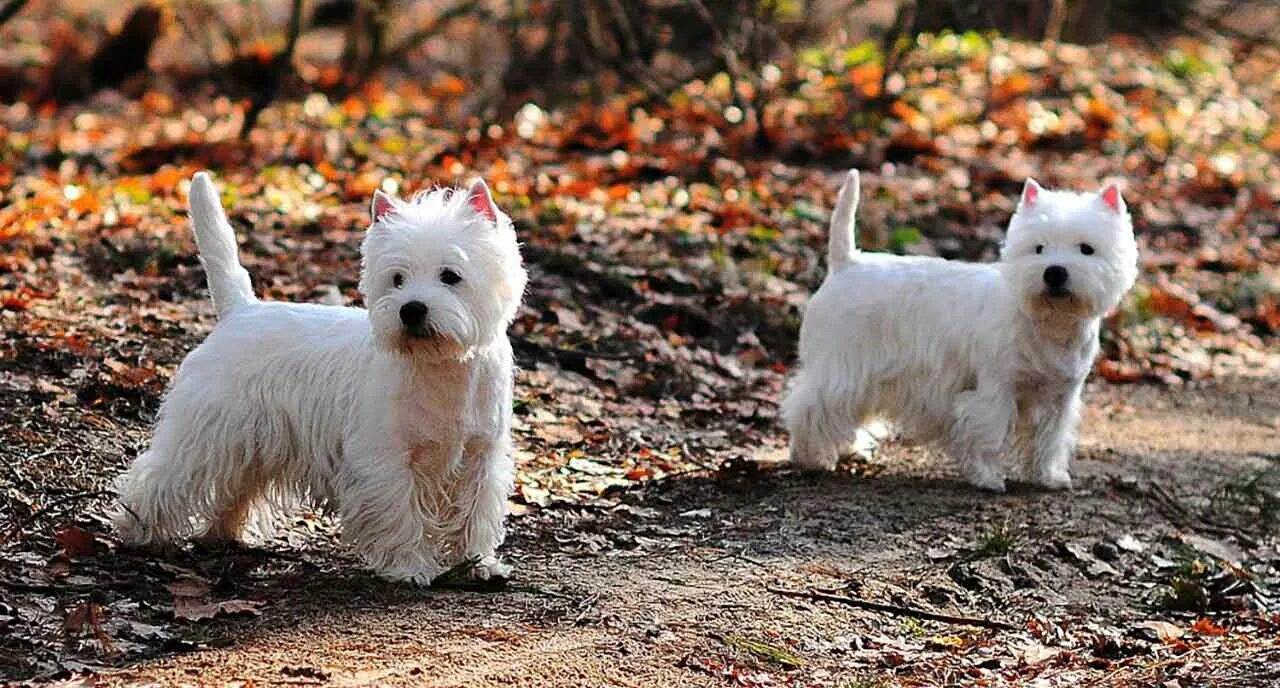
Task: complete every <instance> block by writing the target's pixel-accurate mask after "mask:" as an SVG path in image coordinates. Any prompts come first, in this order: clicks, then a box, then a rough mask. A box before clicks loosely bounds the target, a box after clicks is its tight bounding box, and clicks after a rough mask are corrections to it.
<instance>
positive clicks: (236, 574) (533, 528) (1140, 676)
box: [80, 380, 1280, 688]
mask: <svg viewBox="0 0 1280 688" xmlns="http://www.w3.org/2000/svg"><path fill="white" fill-rule="evenodd" d="M1089 401H1090V404H1089V412H1088V416H1087V419H1086V425H1085V431H1084V439H1083V442H1082V459H1083V460H1082V461H1081V462H1080V463H1079V466H1078V468H1077V473H1078V475H1079V477H1080V479H1079V481H1078V482H1079V487H1078V489H1076V490H1075V491H1073V492H1072V493H1070V494H1046V493H1042V492H1037V491H1033V490H1030V489H1026V488H1021V489H1020V488H1015V489H1014V491H1012V492H1011V494H1009V495H1006V496H1000V497H988V496H985V495H980V494H978V493H976V492H974V491H972V490H970V489H968V488H967V487H964V486H963V485H962V484H960V483H958V482H956V480H955V479H954V477H953V476H952V475H951V474H950V473H949V472H948V471H947V470H946V469H940V468H939V467H938V465H937V463H936V462H935V461H933V460H931V459H930V458H929V457H927V456H925V455H924V453H923V452H921V451H919V450H916V449H913V448H906V447H888V448H886V449H885V450H884V451H883V452H882V453H881V455H880V456H879V457H878V458H877V459H876V460H875V461H874V462H873V463H870V464H858V465H854V466H852V467H851V468H850V467H846V470H842V471H841V472H839V473H837V474H833V475H826V476H808V475H799V474H795V473H793V472H791V471H789V470H786V469H785V468H783V467H781V466H778V465H774V464H771V463H770V462H771V461H773V460H775V459H776V458H777V457H778V456H779V455H780V448H779V447H777V446H763V447H761V448H760V450H759V452H760V455H761V457H762V461H763V463H762V464H761V465H759V466H757V465H756V464H751V463H746V464H737V465H734V466H730V467H727V468H724V469H722V470H720V471H718V472H706V473H695V474H690V475H686V476H682V477H675V478H670V479H667V480H663V481H659V482H656V483H650V484H648V485H644V486H641V487H638V488H634V489H631V490H627V491H624V492H622V493H620V494H618V495H615V496H614V498H613V499H611V500H608V501H607V502H605V503H602V504H601V505H597V506H589V507H568V508H549V509H542V510H533V511H531V512H530V513H528V514H525V515H523V516H521V517H518V518H517V519H516V520H515V522H514V524H513V528H512V531H513V533H512V537H511V538H510V540H509V544H508V546H507V548H506V556H507V557H508V558H509V559H510V560H511V561H513V562H514V563H516V564H517V571H518V573H517V575H516V577H515V579H514V580H513V581H512V583H511V584H510V586H509V588H508V589H507V590H505V591H500V592H487V593H483V592H473V591H436V592H430V593H421V592H418V591H414V590H411V589H408V588H404V587H399V586H390V585H384V584H382V583H379V582H377V581H375V580H372V579H370V578H369V577H367V576H365V575H363V574H360V573H358V572H355V571H353V570H352V569H351V567H350V566H349V565H347V564H346V563H344V562H335V560H334V555H333V553H332V552H331V551H327V549H326V548H325V547H324V546H320V547H318V548H315V549H311V550H306V551H305V555H306V556H305V561H292V560H288V559H281V560H280V561H274V562H266V563H264V561H263V559H264V557H263V556H261V555H259V556H256V557H250V559H252V560H253V562H254V563H251V564H248V565H245V564H244V563H243V562H241V563H234V562H235V561H236V559H235V557H234V556H232V555H224V556H222V557H221V558H220V557H218V556H214V555H207V556H205V557H204V558H203V559H200V558H198V557H197V560H196V561H195V562H194V563H193V562H192V561H188V560H186V559H184V558H185V557H189V556H192V555H187V554H184V555H182V557H180V558H179V560H178V561H177V562H176V564H180V565H182V566H184V567H187V566H190V567H193V568H194V567H197V566H199V570H200V571H202V572H203V573H205V574H210V573H211V572H214V569H215V568H216V567H218V566H221V567H223V568H222V569H221V570H220V571H216V572H215V573H217V574H218V575H221V576H223V577H229V578H230V579H231V580H230V581H225V582H223V583H221V585H225V586H226V587H227V588H228V590H227V592H230V591H232V590H234V591H235V592H236V593H237V594H238V596H255V595H256V599H261V600H265V601H266V603H267V604H266V605H265V607H264V608H263V613H262V614H261V616H259V617H256V618H252V619H249V620H241V621H236V620H229V621H216V622H202V623H194V624H189V626H188V628H187V629H186V632H185V633H184V637H185V639H186V640H185V641H184V642H186V643H188V644H187V645H182V644H175V645H174V646H175V647H191V645H190V643H198V644H199V646H200V647H202V648H209V647H216V646H219V645H228V646H227V647H224V648H223V649H203V650H202V651H196V652H187V653H183V654H176V655H169V656H166V657H162V658H159V659H154V660H149V661H143V662H140V663H137V664H133V665H131V666H127V667H125V668H123V669H118V670H113V671H108V672H105V673H101V674H98V675H96V676H94V677H92V678H89V679H84V680H83V681H81V682H80V683H81V684H86V685H131V684H135V683H138V682H142V681H156V682H158V683H159V684H161V685H174V684H180V683H192V684H201V685H206V684H209V685H223V684H226V685H251V684H252V685H277V684H290V685H333V686H347V685H379V686H381V685H412V686H478V685H507V686H574V687H585V686H700V685H747V686H756V685H759V686H773V685H835V686H848V687H850V688H852V687H853V686H869V685H893V684H894V682H895V681H896V682H900V683H902V684H906V685H943V684H947V683H955V682H966V683H967V682H972V681H976V680H978V679H983V680H986V681H988V684H989V685H1006V684H1008V685H1013V684H1019V685H1021V684H1023V682H1025V681H1027V680H1029V679H1030V678H1032V677H1036V676H1038V677H1039V678H1041V679H1043V681H1044V683H1042V684H1039V685H1075V684H1080V683H1090V682H1103V683H1105V684H1106V685H1154V684H1158V683H1161V682H1162V681H1167V680H1172V681H1174V683H1172V684H1170V685H1193V684H1194V685H1203V684H1204V683H1205V682H1208V681H1216V682H1217V683H1216V684H1217V685H1258V686H1261V685H1274V684H1273V683H1270V682H1272V681H1277V680H1280V628H1278V626H1280V624H1275V623H1273V624H1272V625H1270V626H1269V627H1267V626H1266V624H1265V622H1264V621H1263V620H1264V619H1265V617H1259V616H1256V615H1255V616H1250V617H1248V619H1246V618H1245V617H1244V616H1240V617H1237V618H1238V620H1237V621H1235V622H1233V621H1232V620H1231V615H1225V616H1224V615H1218V616H1215V617H1214V618H1215V619H1216V622H1215V623H1213V624H1208V625H1205V626H1198V627H1197V628H1198V629H1199V630H1188V628H1189V626H1190V625H1191V622H1192V621H1193V620H1195V619H1197V618H1198V617H1199V616H1200V614H1195V613H1181V612H1176V611H1171V610H1169V609H1167V608H1162V607H1161V606H1160V605H1155V604H1153V601H1154V600H1158V599H1160V597H1161V595H1162V591H1163V590H1166V589H1167V588H1168V583H1169V580H1170V575H1171V574H1170V573H1169V572H1168V570H1169V569H1170V568H1171V567H1173V568H1177V567H1179V566H1186V565H1187V562H1188V560H1195V559H1199V560H1201V561H1205V562H1209V561H1213V557H1212V556H1209V555H1213V554H1216V555H1219V556H1223V557H1226V558H1236V559H1239V560H1241V562H1242V563H1245V565H1246V566H1248V567H1252V568H1251V570H1253V571H1256V572H1257V573H1258V579H1259V580H1263V579H1264V578H1265V577H1266V576H1268V575H1270V576H1275V572H1276V567H1277V565H1280V552H1278V551H1277V548H1276V541H1275V540H1274V539H1270V540H1267V539H1265V538H1260V537H1258V536H1257V535H1256V534H1253V533H1248V532H1243V531H1242V532H1241V533H1240V534H1239V535H1233V534H1232V533H1233V531H1232V530H1230V528H1229V527H1228V526H1227V525H1225V524H1223V523H1218V522H1217V521H1218V520H1222V521H1225V520H1227V519H1228V518H1229V517H1230V516H1231V514H1225V513H1216V512H1212V511H1209V512H1208V513H1216V516H1215V518H1214V519H1213V520H1214V523H1207V522H1204V521H1201V520H1200V518H1199V516H1198V515H1197V514H1199V513H1201V510H1202V507H1203V506H1205V504H1204V502H1203V499H1204V498H1205V497H1206V496H1207V495H1209V494H1210V493H1212V492H1213V491H1214V489H1215V488H1216V487H1217V486H1219V485H1222V484H1224V483H1225V482H1227V481H1228V480H1230V479H1231V478H1232V476H1235V475H1238V474H1240V472H1241V471H1242V469H1247V468H1264V467H1266V466H1267V465H1268V464H1270V465H1272V466H1274V464H1275V462H1276V461H1278V460H1280V454H1277V452H1280V391H1278V390H1277V385H1276V381H1275V380H1242V381H1233V382H1223V383H1214V384H1210V385H1207V386H1204V387H1201V388H1198V389H1162V388H1153V387H1133V386H1130V387H1110V386H1097V387H1095V388H1093V389H1091V390H1090V393H1089ZM1162 495H1163V496H1164V497H1162ZM1180 509H1181V510H1182V511H1180ZM1196 550H1199V552H1197V551H1196ZM242 558H243V557H242ZM229 561H230V562H233V563H232V564H230V565H228V564H227V562H229ZM1268 572H1269V573H1268ZM1205 581H1206V582H1205V584H1204V587H1205V589H1206V590H1210V592H1209V595H1210V597H1211V600H1210V604H1218V603H1220V602H1231V601H1232V599H1231V598H1230V595H1232V594H1235V595H1239V594H1240V593H1239V592H1238V591H1237V592H1234V593H1233V592H1231V591H1225V592H1221V594H1222V596H1223V597H1222V599H1218V598H1216V597H1213V596H1214V595H1216V594H1218V593H1217V592H1215V591H1214V590H1216V588H1214V586H1215V585H1216V584H1215V583H1212V582H1210V577H1209V576H1208V574H1206V575H1205ZM219 585H220V583H217V582H215V585H214V591H215V592H218V590H219V587H218V586H219ZM811 587H812V588H822V589H832V590H835V592H834V593H833V594H839V595H851V596H855V597H858V598H861V599H865V600H872V601H876V602H880V603H884V604H890V605H898V606H904V607H914V608H920V609H929V610H935V611H941V612H946V613H949V614H959V615H966V616H971V617H976V618H982V619H988V620H994V621H1003V622H1008V623H1010V624H1012V625H1013V626H1014V627H1016V629H1017V630H1013V631H1001V630H984V629H977V628H973V627H969V626H964V625H955V624H944V623H940V622H935V621H928V620H916V619H912V618H907V617H904V616H898V615H894V614H886V613H880V612H874V611H867V610H862V609H856V608H853V607H848V606H845V605H842V604H835V603H827V602H816V601H810V600H805V599H796V598H791V597H785V596H782V595H780V594H777V593H776V592H771V591H770V588H782V589H790V590H801V589H806V588H811ZM1257 588H1258V589H1257V590H1255V591H1253V592H1254V593H1255V594H1256V595H1258V596H1259V597H1258V599H1263V600H1270V602H1272V603H1274V602H1275V598H1274V597H1266V593H1265V591H1264V590H1262V586H1261V585H1260V584H1259V585H1258V586H1257ZM152 592H153V593H154V594H155V596H163V594H164V592H163V590H160V591H155V590H153V591H152ZM1235 601H1236V602H1239V600H1238V599H1237V600H1235ZM1165 606H1167V605H1165ZM1154 620H1162V621H1166V622H1169V623H1170V624H1171V625H1170V626H1161V625H1160V624H1154V625H1151V626H1143V625H1142V624H1143V623H1144V622H1149V621H1154ZM1233 623H1235V624H1236V625H1235V626H1234V627H1233V626H1232V624H1233ZM1218 624H1223V625H1226V626H1227V627H1228V631H1227V632H1226V633H1225V634H1222V635H1217V632H1218V631H1217V625H1218ZM1170 629H1173V630H1170ZM1246 631H1248V632H1249V634H1248V635H1246V634H1245V632H1246ZM1169 633H1175V634H1180V635H1181V637H1180V638H1178V639H1176V640H1175V639H1171V638H1168V637H1166V639H1165V640H1164V641H1161V639H1160V638H1159V635H1161V634H1164V635H1166V636H1168V634H1169ZM197 636H199V637H197ZM1210 658H1212V661H1209V659H1210ZM1268 676H1270V678H1268ZM1232 681H1234V683H1233V682H1232ZM230 682H240V683H239V684H235V683H230Z"/></svg>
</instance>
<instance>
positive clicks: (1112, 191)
mask: <svg viewBox="0 0 1280 688" xmlns="http://www.w3.org/2000/svg"><path fill="white" fill-rule="evenodd" d="M1102 202H1103V203H1106V204H1107V207H1108V208H1110V209H1112V210H1114V211H1116V212H1117V213H1118V212H1120V187H1118V186H1116V185H1115V184H1111V185H1109V186H1107V188H1105V189H1103V190H1102Z"/></svg>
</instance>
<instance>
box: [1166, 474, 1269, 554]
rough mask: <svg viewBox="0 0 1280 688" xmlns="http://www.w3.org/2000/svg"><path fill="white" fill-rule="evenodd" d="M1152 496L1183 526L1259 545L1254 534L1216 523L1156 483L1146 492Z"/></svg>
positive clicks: (1169, 516) (1254, 545)
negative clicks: (1181, 502)
mask: <svg viewBox="0 0 1280 688" xmlns="http://www.w3.org/2000/svg"><path fill="white" fill-rule="evenodd" d="M1145 494H1147V495H1148V496H1150V497H1152V501H1154V502H1155V503H1156V507H1157V508H1159V509H1160V511H1161V512H1162V513H1164V515H1165V517H1166V518H1168V519H1169V520H1170V521H1172V522H1173V523H1174V525H1177V526H1179V527H1182V528H1192V529H1194V530H1199V531H1201V532H1205V533H1209V534H1211V535H1217V536H1219V537H1234V538H1236V539H1237V540H1239V541H1240V543H1241V544H1243V545H1245V546H1246V547H1250V548H1253V547H1257V546H1258V541H1257V540H1256V539H1254V538H1253V536H1252V535H1250V534H1248V533H1246V532H1244V530H1242V529H1240V528H1236V527H1234V526H1228V525H1222V524H1218V523H1214V522H1213V521H1210V520H1209V519H1208V518H1206V517H1205V516H1204V515H1202V514H1197V513H1195V512H1193V511H1191V510H1190V509H1188V508H1187V507H1185V506H1183V505H1182V504H1180V503H1179V502H1178V500H1177V498H1175V497H1174V496H1173V495H1171V494H1169V491H1168V490H1166V489H1164V488H1163V487H1161V486H1160V485H1158V484H1156V483H1151V489H1149V490H1147V491H1146V492H1145Z"/></svg>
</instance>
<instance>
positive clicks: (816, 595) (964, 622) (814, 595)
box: [768, 586, 1018, 631]
mask: <svg viewBox="0 0 1280 688" xmlns="http://www.w3.org/2000/svg"><path fill="white" fill-rule="evenodd" d="M768 590H769V592H772V593H775V594H778V595H783V596H785V597H799V598H803V599H808V600H815V601H818V602H835V603H837V604H847V605H849V606H850V607H857V608H859V609H866V610H868V611H873V612H883V613H885V614H893V615H894V616H909V617H911V618H914V619H925V620H928V621H941V622H943V623H949V624H957V625H961V626H976V627H978V628H992V629H995V630H998V631H1016V630H1018V627H1017V626H1014V625H1013V624H1007V623H1005V622H1003V621H992V620H991V619H983V618H978V617H972V616H955V615H952V614H939V613H937V612H931V611H927V610H924V609H917V608H915V607H901V606H898V605H896V604H884V603H882V602H871V601H870V600H864V599H860V598H857V597H849V596H847V595H833V594H831V593H826V592H821V591H818V590H787V589H785V588H775V587H772V586H770V587H769V588H768Z"/></svg>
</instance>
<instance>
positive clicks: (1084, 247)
mask: <svg viewBox="0 0 1280 688" xmlns="http://www.w3.org/2000/svg"><path fill="white" fill-rule="evenodd" d="M1080 252H1081V253H1083V254H1085V255H1086V256H1091V255H1093V247H1092V246H1090V245H1088V244H1080Z"/></svg>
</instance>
